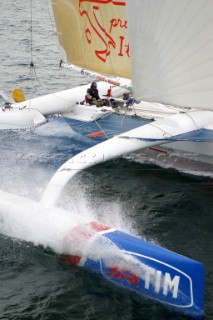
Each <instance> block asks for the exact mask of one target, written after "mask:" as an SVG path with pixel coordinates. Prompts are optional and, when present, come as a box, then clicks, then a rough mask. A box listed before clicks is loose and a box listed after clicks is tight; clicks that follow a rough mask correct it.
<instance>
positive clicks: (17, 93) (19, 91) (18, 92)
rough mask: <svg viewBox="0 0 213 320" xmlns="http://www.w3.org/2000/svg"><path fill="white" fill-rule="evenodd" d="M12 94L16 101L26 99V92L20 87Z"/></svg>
mask: <svg viewBox="0 0 213 320" xmlns="http://www.w3.org/2000/svg"><path fill="white" fill-rule="evenodd" d="M12 96H13V99H14V101H15V102H22V101H25V100H26V98H25V95H24V92H23V91H22V89H19V88H17V89H14V90H13V91H12Z"/></svg>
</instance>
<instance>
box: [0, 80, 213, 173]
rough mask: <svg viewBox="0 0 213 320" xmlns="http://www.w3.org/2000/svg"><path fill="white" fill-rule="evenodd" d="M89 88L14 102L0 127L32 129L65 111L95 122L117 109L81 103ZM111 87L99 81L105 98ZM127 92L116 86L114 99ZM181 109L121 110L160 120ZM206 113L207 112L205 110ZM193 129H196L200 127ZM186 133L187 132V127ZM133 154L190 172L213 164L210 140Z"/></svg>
mask: <svg viewBox="0 0 213 320" xmlns="http://www.w3.org/2000/svg"><path fill="white" fill-rule="evenodd" d="M88 87H89V85H85V86H81V87H77V88H73V89H69V90H65V91H60V92H57V93H54V94H48V95H45V96H41V97H38V98H34V99H31V100H27V101H24V102H21V103H15V104H12V111H8V110H7V112H1V113H0V129H20V128H32V127H33V126H35V125H37V124H41V123H43V122H44V121H45V118H44V116H48V115H52V114H61V115H62V116H64V117H67V118H71V119H75V120H78V121H82V122H89V121H91V122H92V121H96V120H98V119H100V118H103V117H105V116H107V115H109V114H111V113H112V112H114V111H113V109H112V108H110V107H102V108H97V107H96V106H88V105H81V104H80V102H81V101H83V100H84V98H85V93H86V91H87V88H88ZM109 87H110V85H109V84H108V83H105V82H100V83H99V84H98V88H99V92H100V95H101V96H102V97H104V96H105V95H106V94H107V90H108V89H109ZM124 92H126V89H125V88H120V89H119V88H116V87H114V88H113V98H119V97H121V96H122V94H123V93H124ZM118 100H119V99H118ZM20 109H22V110H20ZM181 111H182V110H181V109H178V108H175V107H171V106H164V105H161V104H157V103H147V102H141V103H140V104H135V105H134V106H132V107H130V108H129V109H128V110H127V109H126V108H124V109H120V110H119V113H120V114H121V117H122V115H123V116H125V117H126V116H128V117H132V116H134V115H137V116H139V117H142V118H147V119H154V120H156V119H166V118H167V117H169V116H171V115H174V114H180V112H181ZM204 113H205V111H203V114H204ZM201 114H202V113H201ZM201 128H207V129H209V130H213V126H212V125H211V121H209V120H208V121H204V123H203V126H202V127H201ZM193 130H196V126H195V128H194V129H193ZM185 132H187V128H186V130H185ZM131 157H132V158H133V159H134V160H135V161H141V162H144V161H149V162H150V161H151V162H154V163H156V164H158V165H161V166H170V167H176V168H178V169H180V170H189V171H190V170H191V169H192V170H196V169H195V167H196V164H197V166H198V168H200V166H201V164H204V167H205V165H206V167H208V168H209V165H213V148H212V143H210V142H194V141H176V142H168V143H166V144H165V143H164V145H160V144H158V148H153V149H147V150H146V151H145V150H144V149H143V150H142V151H137V153H135V154H134V156H132V155H131ZM180 163H181V165H180ZM204 169H206V168H204ZM198 170H199V169H198ZM207 171H208V170H207Z"/></svg>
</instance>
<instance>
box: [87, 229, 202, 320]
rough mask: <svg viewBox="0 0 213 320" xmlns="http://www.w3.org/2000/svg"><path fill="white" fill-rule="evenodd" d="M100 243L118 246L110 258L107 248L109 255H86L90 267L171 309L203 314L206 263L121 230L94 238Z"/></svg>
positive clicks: (195, 315) (199, 315) (198, 315)
mask: <svg viewBox="0 0 213 320" xmlns="http://www.w3.org/2000/svg"><path fill="white" fill-rule="evenodd" d="M104 239H105V240H104ZM100 243H102V245H103V243H105V245H106V243H107V246H109V243H110V245H111V246H115V245H116V248H118V249H119V250H118V252H117V254H116V252H115V251H114V252H113V258H112V257H111V258H110V259H109V254H107V250H106V251H105V250H104V252H106V256H108V257H106V259H105V258H102V259H99V260H95V261H94V260H93V259H87V260H86V261H85V263H84V266H85V267H86V268H87V269H89V270H90V271H92V272H95V273H98V274H101V275H103V276H104V277H105V278H106V279H107V280H109V281H110V282H112V283H114V284H116V285H118V286H122V287H124V288H127V289H130V290H133V291H135V292H137V293H139V294H141V295H143V296H145V297H148V298H151V299H153V300H155V301H158V302H160V303H162V304H163V305H165V306H166V307H168V308H170V309H173V310H175V311H178V312H181V313H184V314H187V315H190V316H191V317H193V318H197V319H200V318H202V316H203V308H204V267H203V265H202V264H201V263H199V262H196V261H194V260H191V259H189V258H186V257H184V256H181V255H179V254H176V253H174V252H171V251H169V250H166V249H164V248H161V247H159V246H156V245H154V244H151V243H149V242H147V241H144V240H142V239H140V238H137V237H134V236H131V235H129V234H126V233H123V232H120V231H118V230H116V231H111V232H108V233H104V234H103V235H102V239H100V238H98V239H96V240H95V246H96V247H97V246H100ZM93 245H94V243H93ZM93 245H92V247H93ZM93 248H94V247H93ZM113 250H114V249H113ZM121 254H122V255H121Z"/></svg>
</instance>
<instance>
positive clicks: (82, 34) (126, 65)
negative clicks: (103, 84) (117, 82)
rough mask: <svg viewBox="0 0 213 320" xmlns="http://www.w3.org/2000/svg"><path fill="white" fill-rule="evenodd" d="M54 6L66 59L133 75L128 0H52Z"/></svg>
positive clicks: (82, 65) (118, 74)
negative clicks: (127, 12)
mask: <svg viewBox="0 0 213 320" xmlns="http://www.w3.org/2000/svg"><path fill="white" fill-rule="evenodd" d="M52 6H53V12H54V16H55V21H56V27H57V31H58V38H59V43H60V49H61V52H62V54H63V60H64V61H66V62H67V63H68V64H71V65H75V66H77V67H80V68H83V69H88V70H92V71H94V72H98V73H100V74H107V75H112V76H114V77H123V78H128V79H130V78H131V68H130V53H129V42H128V36H127V20H126V2H125V1H122V0H67V1H63V0H52Z"/></svg>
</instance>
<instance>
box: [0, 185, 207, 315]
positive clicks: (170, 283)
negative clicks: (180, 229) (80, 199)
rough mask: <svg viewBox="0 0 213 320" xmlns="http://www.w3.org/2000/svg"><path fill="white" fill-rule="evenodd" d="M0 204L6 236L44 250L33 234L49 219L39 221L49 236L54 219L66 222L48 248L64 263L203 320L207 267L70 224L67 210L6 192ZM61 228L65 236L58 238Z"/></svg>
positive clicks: (103, 229)
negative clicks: (50, 224) (43, 216)
mask: <svg viewBox="0 0 213 320" xmlns="http://www.w3.org/2000/svg"><path fill="white" fill-rule="evenodd" d="M0 203H1V206H0V229H1V233H2V234H5V235H7V236H12V237H14V238H19V239H21V240H25V241H31V242H34V243H36V244H39V245H43V243H42V239H43V238H41V239H39V237H38V235H37V233H36V234H35V233H34V232H31V231H32V230H34V229H35V225H36V223H37V219H38V217H41V215H45V217H46V218H45V219H44V220H43V224H44V225H41V220H39V227H40V228H44V230H46V229H48V228H47V226H48V219H57V218H58V217H62V221H59V229H58V228H56V229H54V228H53V229H51V230H49V231H48V232H49V233H48V235H49V238H48V237H46V238H45V245H47V246H48V247H50V248H52V249H53V250H55V251H56V253H57V254H58V255H60V258H61V259H63V260H64V261H66V262H68V263H70V264H76V265H78V266H81V267H84V268H86V269H87V270H89V271H91V272H93V273H96V274H99V275H101V276H103V277H104V278H105V279H106V280H107V281H110V282H111V283H112V284H115V285H117V286H119V287H122V288H124V289H125V290H131V291H134V292H136V293H137V294H139V295H141V296H143V297H146V298H149V299H152V300H153V301H156V302H159V303H161V304H163V305H164V306H165V307H167V308H169V309H173V310H175V311H177V312H181V313H184V314H187V315H190V316H192V317H196V318H198V317H202V315H203V304H204V266H203V265H202V264H201V263H199V262H196V261H194V260H191V259H189V258H186V257H184V256H181V255H179V254H176V253H174V252H171V251H169V250H166V249H163V248H161V247H160V246H157V245H154V244H152V243H149V242H147V241H145V240H143V239H142V238H140V237H135V236H134V235H131V234H128V233H124V232H122V231H119V230H116V229H113V228H111V227H108V226H106V225H103V224H101V223H99V222H97V221H93V220H88V219H85V218H84V217H83V216H81V215H78V214H74V213H72V219H70V213H69V212H68V211H66V210H63V209H59V208H57V207H50V208H48V207H45V206H44V205H42V203H40V202H37V201H34V200H30V199H28V198H25V197H22V196H18V195H14V194H10V193H8V192H4V191H0ZM29 215H30V216H31V218H30V219H31V221H34V225H33V228H32V229H31V226H29V225H28V224H27V223H26V220H27V217H28V219H29ZM20 216H21V217H22V219H20ZM51 217H52V218H51ZM22 221H23V223H22ZM61 224H62V225H61ZM17 226H18V228H17ZM61 226H62V229H63V232H64V233H63V234H58V230H61V229H60V227H61ZM54 232H56V234H54ZM53 239H56V240H57V241H53ZM56 248H57V250H56Z"/></svg>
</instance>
